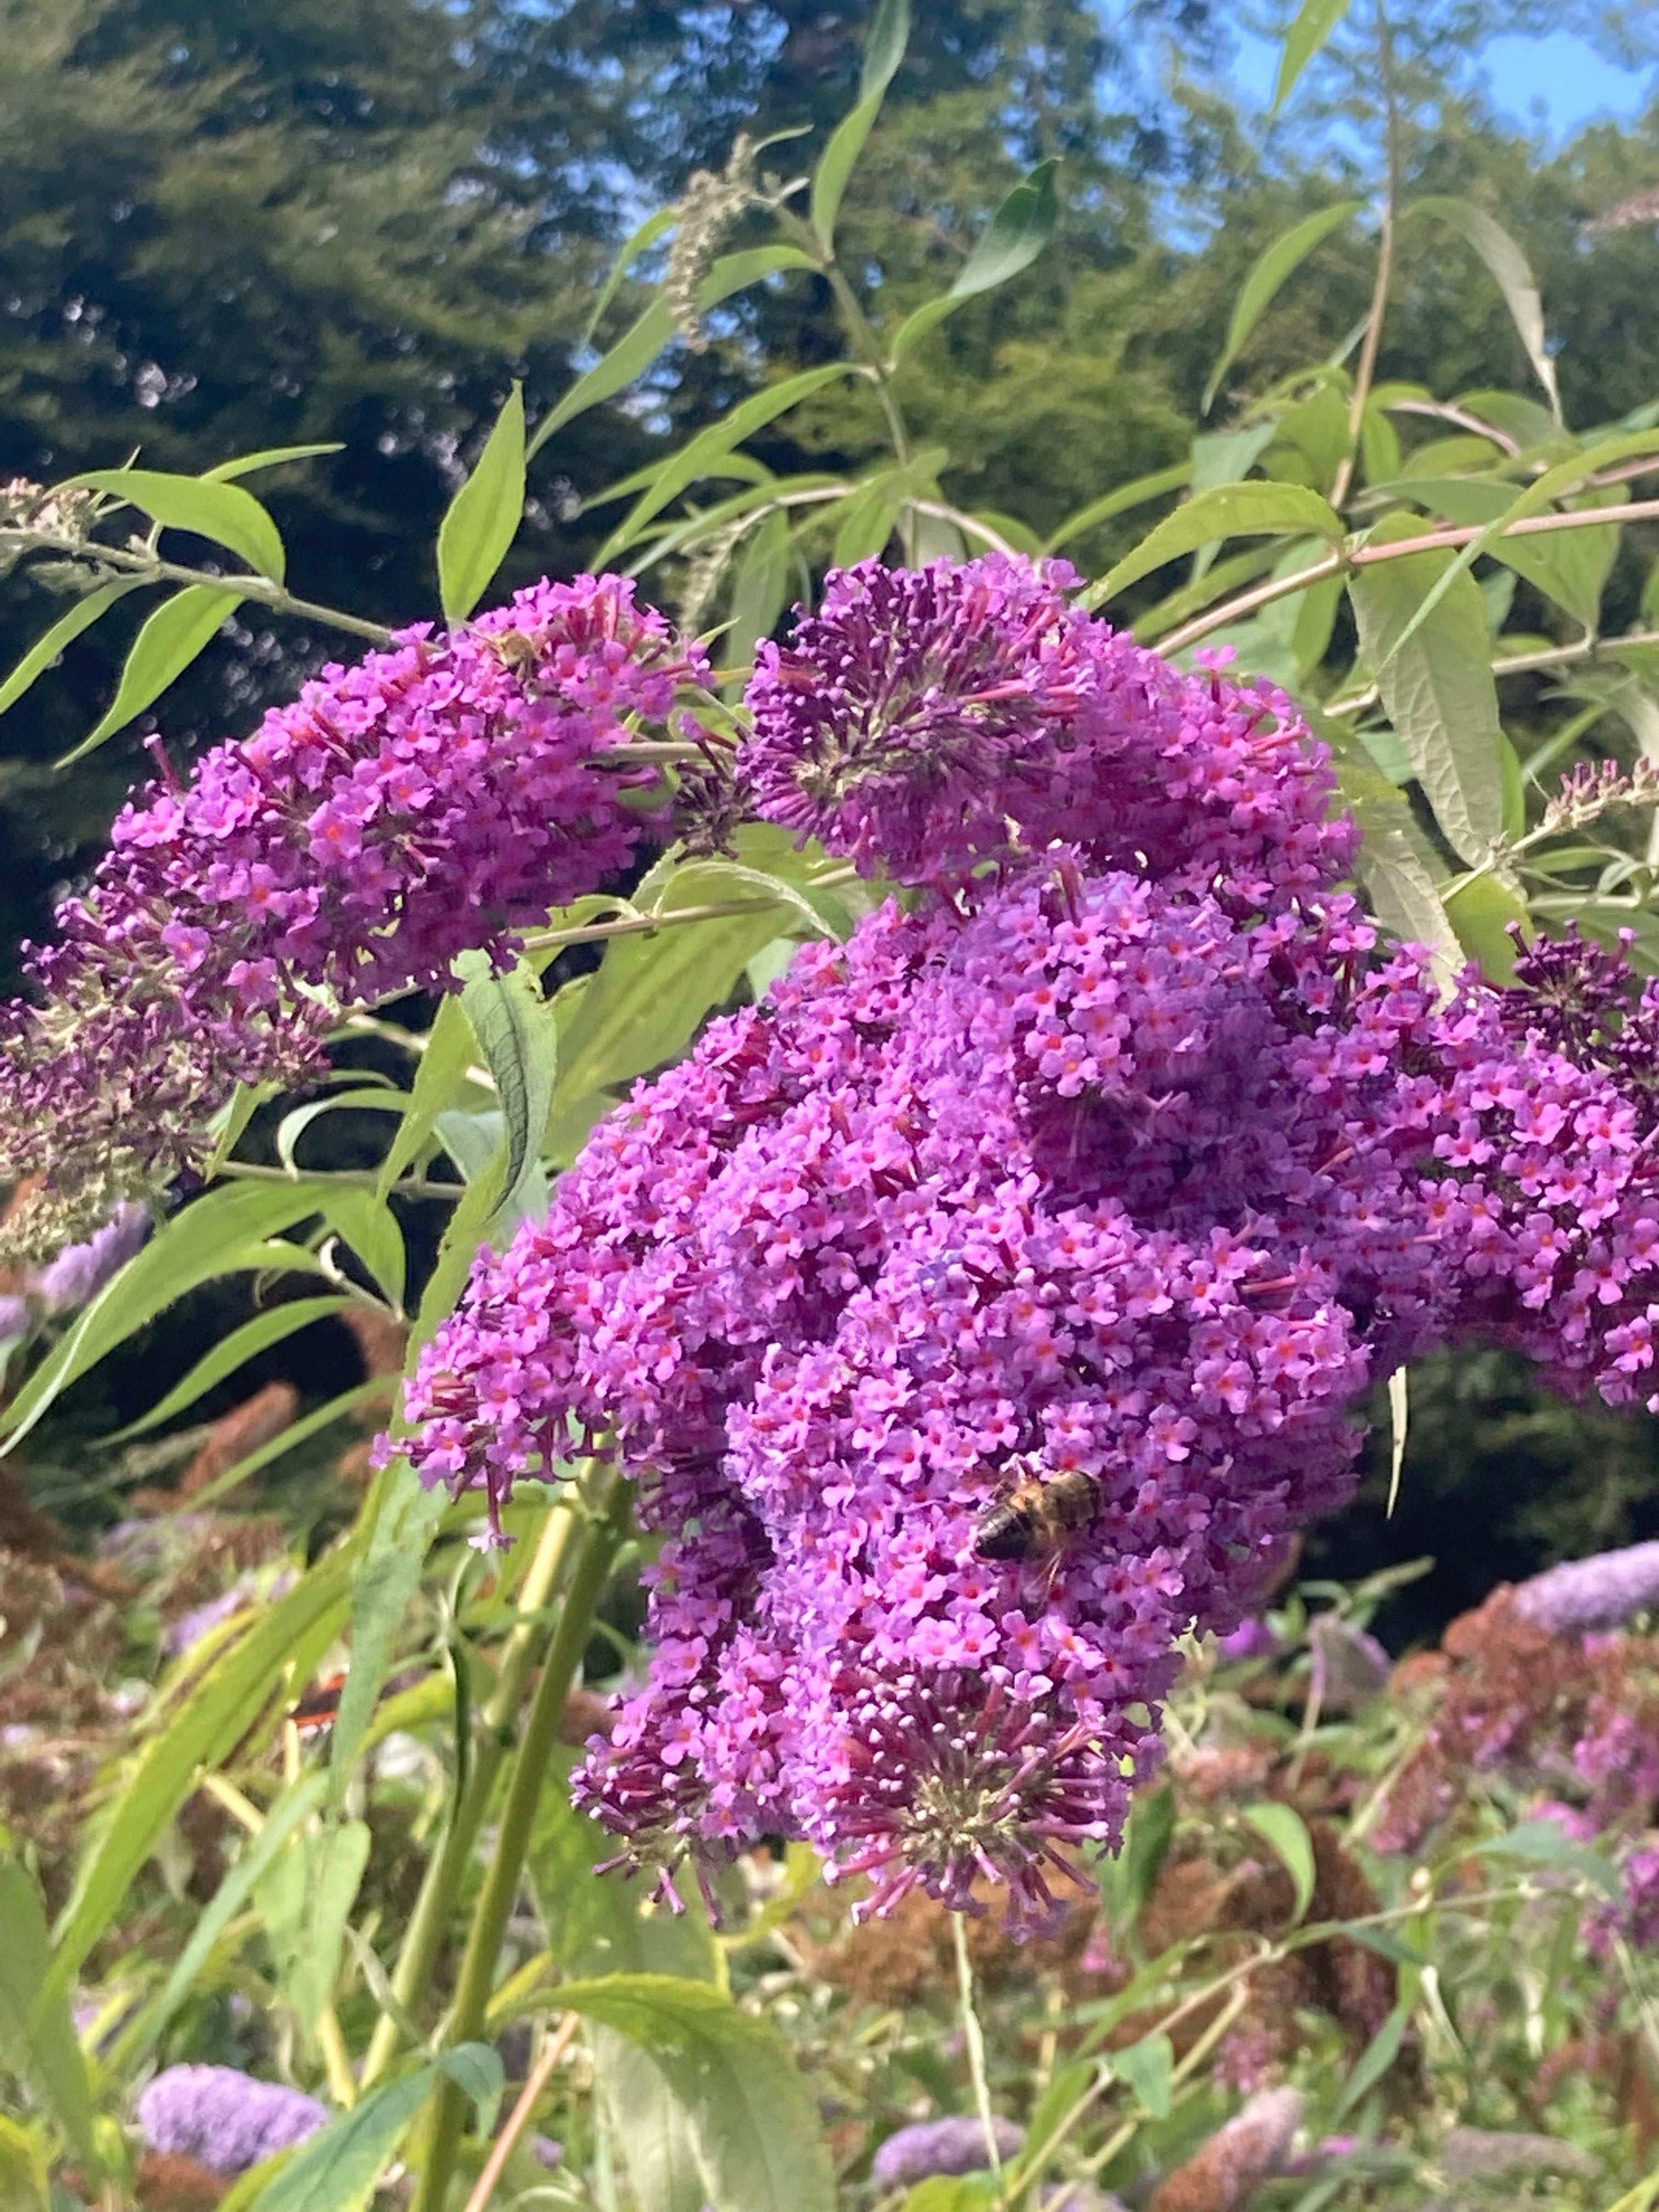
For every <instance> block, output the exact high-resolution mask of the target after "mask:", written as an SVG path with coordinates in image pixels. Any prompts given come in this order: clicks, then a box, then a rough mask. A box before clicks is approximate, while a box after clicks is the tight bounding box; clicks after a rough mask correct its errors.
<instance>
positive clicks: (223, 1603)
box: [161, 1583, 252, 1659]
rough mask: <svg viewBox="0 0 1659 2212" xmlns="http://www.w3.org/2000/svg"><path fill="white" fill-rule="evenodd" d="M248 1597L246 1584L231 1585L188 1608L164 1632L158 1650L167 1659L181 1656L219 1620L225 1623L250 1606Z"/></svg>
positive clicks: (248, 1591)
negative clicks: (165, 1655)
mask: <svg viewBox="0 0 1659 2212" xmlns="http://www.w3.org/2000/svg"><path fill="white" fill-rule="evenodd" d="M251 1600H252V1590H251V1589H249V1588H248V1587H247V1586H246V1585H245V1584H244V1583H232V1585H231V1587H230V1588H229V1589H228V1590H221V1592H220V1593H219V1595H218V1596H217V1597H210V1598H208V1599H206V1600H204V1602H203V1603H202V1604H200V1605H195V1606H192V1607H191V1609H190V1611H189V1612H188V1613H180V1614H179V1618H178V1620H175V1621H174V1622H173V1624H172V1626H170V1627H169V1628H168V1629H167V1632H166V1634H165V1635H164V1636H163V1637H162V1638H161V1649H162V1650H164V1651H165V1652H166V1653H167V1656H168V1658H169V1659H177V1658H180V1657H182V1656H183V1655H184V1653H185V1652H186V1651H189V1650H193V1649H194V1647H195V1646H196V1645H197V1644H199V1643H200V1642H201V1640H202V1638H204V1636H207V1635H209V1634H210V1633H211V1632H212V1631H213V1630H214V1629H216V1628H217V1627H218V1626H219V1625H220V1623H221V1622H222V1621H226V1620H231V1619H232V1618H233V1617H234V1615H235V1614H237V1613H240V1612H241V1610H242V1608H243V1607H244V1606H246V1605H247V1604H248V1603H250V1601H251Z"/></svg>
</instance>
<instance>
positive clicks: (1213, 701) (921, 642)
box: [740, 555, 1356, 902]
mask: <svg viewBox="0 0 1659 2212" xmlns="http://www.w3.org/2000/svg"><path fill="white" fill-rule="evenodd" d="M1078 582H1079V577H1078V574H1077V572H1076V570H1075V569H1073V568H1072V567H1071V565H1070V563H1069V562H1065V561H1046V562H1040V563H1036V564H1033V563H1031V562H1025V561H1018V560H1013V559H1010V558H1007V557H1006V556H1002V555H992V556H988V557H987V558H986V559H984V560H981V561H971V562H966V563H965V564H963V565H962V566H959V567H953V566H951V564H950V563H948V562H943V561H939V562H933V564H932V565H931V566H930V567H928V568H921V569H918V570H915V571H906V570H903V569H893V568H883V567H882V566H881V564H880V563H879V562H875V561H866V562H861V563H860V566H859V567H857V568H847V569H842V570H840V571H838V572H837V573H836V574H832V575H831V576H830V578H829V581H828V583H827V585H826V586H825V589H824V594H823V604H822V606H821V608H820V611H818V613H817V614H816V615H813V614H808V613H806V612H805V611H802V612H800V613H799V616H798V619H797V622H796V625H795V634H794V637H793V641H792V642H791V643H790V644H789V645H787V646H778V645H774V644H766V645H763V647H761V649H760V653H759V655H758V659H757V667H756V674H755V679H754V681H753V683H752V684H751V685H750V690H749V695H748V704H749V707H750V712H751V714H752V715H753V717H754V734H753V737H752V738H751V739H750V742H749V743H748V744H746V745H745V746H744V750H743V755H742V759H741V763H740V773H741V777H742V781H743V782H744V786H745V787H746V788H747V790H748V792H749V793H750V796H751V798H752V800H753V803H754V804H755V805H756V807H757V811H759V812H760V813H761V814H762V815H763V816H764V817H766V818H767V819H768V820H769V821H774V822H778V823H783V824H785V825H786V826H787V827H788V828H790V829H794V830H797V831H798V832H799V833H800V834H801V836H807V835H811V836H817V837H818V838H820V839H822V841H823V843H824V844H825V845H826V846H827V847H828V848H829V850H830V851H831V852H832V853H842V854H850V855H851V856H852V857H854V859H855V860H856V861H857V862H858V864H859V866H860V868H861V869H863V870H864V871H865V872H867V873H872V874H877V875H884V876H887V877H889V878H892V879H894V880H896V881H898V882H901V883H932V884H944V885H949V884H953V883H956V882H957V881H959V880H960V879H961V878H964V877H966V876H968V875H969V873H970V872H972V871H973V869H974V868H975V867H976V866H979V865H980V864H981V863H983V862H985V861H987V860H1007V859H1010V858H1012V857H1017V856H1019V855H1030V854H1032V853H1040V852H1041V851H1042V848H1044V847H1045V846H1046V845H1048V844H1049V843H1051V842H1053V841H1054V839H1056V838H1060V839H1062V840H1064V841H1065V842H1066V843H1067V844H1070V845H1073V846H1076V847H1077V848H1079V850H1080V851H1081V852H1083V853H1085V854H1087V856H1088V858H1089V860H1091V863H1092V864H1093V865H1094V866H1102V867H1113V866H1136V867H1144V868H1145V869H1146V872H1148V873H1149V874H1151V875H1152V876H1154V877H1156V878H1158V879H1159V880H1160V881H1162V882H1164V884H1166V885H1169V884H1176V883H1182V884H1188V885H1190V886H1193V887H1202V886H1204V885H1206V884H1208V883H1209V882H1210V881H1211V880H1212V878H1213V877H1214V876H1215V875H1216V873H1217V872H1225V874H1226V876H1227V878H1228V879H1229V881H1230V882H1231V884H1233V885H1234V886H1235V888H1236V889H1237V890H1238V891H1239V893H1240V894H1241V895H1243V896H1245V897H1247V898H1249V899H1251V900H1252V901H1255V902H1266V901H1267V900H1268V899H1270V898H1273V897H1275V896H1277V897H1279V898H1283V897H1285V896H1289V895H1290V894H1291V893H1292V892H1294V891H1295V890H1316V889H1317V888H1318V887H1319V886H1320V885H1321V884H1326V883H1328V882H1330V881H1331V880H1333V878H1335V877H1337V876H1340V874H1342V873H1343V872H1344V870H1345V868H1346V865H1347V863H1348V861H1349V860H1351V859H1352V853H1353V849H1354V845H1355V842H1356V840H1355V836H1354V832H1353V829H1352V824H1350V823H1347V822H1346V821H1333V820H1332V819H1331V818H1330V810H1329V798H1330V791H1331V779H1330V776H1329V774H1328V769H1327V768H1326V766H1325V762H1324V756H1323V754H1322V751H1321V750H1320V749H1318V748H1316V747H1310V745H1309V744H1308V743H1307V740H1306V732H1305V730H1304V727H1303V726H1302V724H1301V722H1300V720H1299V719H1298V718H1297V715H1296V714H1295V712H1294V710H1293V709H1292V708H1291V705H1290V702H1289V701H1288V700H1286V699H1285V697H1284V696H1283V694H1282V693H1279V692H1276V691H1274V690H1272V689H1271V687H1269V686H1267V685H1265V684H1247V685H1237V684H1221V683H1219V682H1218V681H1216V680H1214V679H1213V678H1205V677H1189V676H1182V674H1180V673H1179V671H1176V669H1174V668H1171V667H1170V665H1169V663H1168V662H1167V661H1165V660H1162V659H1159V658H1158V655H1157V654H1156V653H1148V652H1146V651H1144V650H1143V649H1142V648H1141V647H1138V646H1137V645H1136V644H1135V643H1134V641H1133V639H1132V638H1130V637H1128V636H1127V635H1121V634H1120V633H1118V632H1116V631H1115V630H1113V629H1109V627H1108V625H1107V624H1106V623H1103V622H1099V621H1097V620H1095V619H1093V618H1092V617H1090V616H1088V615H1085V614H1083V613H1081V612H1079V610H1078V609H1077V608H1075V607H1074V606H1073V605H1071V604H1070V602H1069V601H1068V599H1067V598H1066V593H1067V592H1068V591H1070V590H1072V589H1073V588H1074V587H1075V586H1076V585H1077V584H1078Z"/></svg>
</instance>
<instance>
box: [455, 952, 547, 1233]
mask: <svg viewBox="0 0 1659 2212" xmlns="http://www.w3.org/2000/svg"><path fill="white" fill-rule="evenodd" d="M454 965H455V973H456V974H457V975H459V977H460V979H461V985H462V988H461V1006H462V1008H463V1010H464V1011H465V1015H466V1018H467V1019H468V1021H469V1022H471V1024H472V1034H473V1035H474V1036H476V1037H477V1040H478V1044H479V1048H480V1049H481V1050H482V1052H483V1056H484V1059H485V1060H486V1061H487V1063H488V1064H489V1072H490V1073H491V1075H493V1076H494V1077H495V1095H496V1097H497V1098H498V1099H499V1100H500V1102H501V1112H502V1114H503V1115H505V1117H506V1121H507V1183H506V1188H505V1189H504V1190H503V1192H502V1194H501V1206H502V1208H503V1210H505V1209H506V1208H507V1207H508V1206H512V1205H513V1204H514V1203H515V1202H516V1200H518V1198H519V1196H520V1193H521V1192H522V1190H523V1189H524V1187H525V1184H526V1179H527V1178H528V1176H529V1175H530V1173H531V1171H532V1169H534V1167H535V1166H536V1165H537V1164H538V1159H539V1157H540V1153H541V1143H542V1135H543V1133H544V1130H545V1129H546V1127H547V1116H548V1112H549V1109H550V1107H551V1105H552V1103H553V1090H554V1085H555V1084H556V1081H557V1079H558V1072H559V1032H558V1026H557V1024H556V1022H555V1020H554V1018H553V1011H552V1008H551V1007H550V1006H549V1005H548V1003H547V1001H546V1000H545V999H544V998H543V996H542V987H541V980H540V978H539V977H538V975H537V973H536V971H535V969H533V968H532V967H531V965H530V964H529V963H528V962H527V961H524V960H520V962H519V963H517V965H516V966H515V967H513V968H511V969H508V970H507V973H506V974H505V975H497V974H496V973H495V970H494V969H493V968H492V967H491V966H490V963H489V954H488V953H484V952H464V953H463V954H462V955H461V957H459V959H458V960H457V961H456V962H455V963H454Z"/></svg>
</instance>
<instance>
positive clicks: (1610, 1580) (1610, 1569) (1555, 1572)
mask: <svg viewBox="0 0 1659 2212" xmlns="http://www.w3.org/2000/svg"><path fill="white" fill-rule="evenodd" d="M1515 1602H1516V1609H1517V1610H1518V1611H1519V1612H1521V1613H1524V1614H1525V1615H1526V1617H1527V1619H1528V1620H1530V1621H1533V1622H1534V1623H1535V1624H1536V1626H1538V1627H1540V1628H1543V1629H1547V1630H1548V1632H1549V1633H1550V1634H1551V1635H1552V1636H1577V1635H1582V1634H1583V1633H1584V1632H1586V1631H1587V1630H1589V1629H1595V1628H1617V1627H1620V1626H1622V1624H1623V1623H1624V1622H1626V1621H1627V1620H1631V1619H1632V1617H1633V1616H1634V1615H1635V1614H1637V1613H1646V1612H1648V1611H1650V1609H1651V1608H1652V1607H1655V1606H1659V1543H1648V1544H1629V1545H1626V1547H1624V1549H1623V1550H1621V1551H1617V1552H1596V1553H1593V1554H1592V1555H1591V1557H1590V1558H1589V1559H1568V1560H1565V1561H1564V1562H1563V1564H1562V1565H1560V1566H1559V1567H1548V1568H1547V1569H1546V1570H1545V1571H1544V1572H1543V1573H1542V1574H1541V1575H1534V1576H1533V1577H1532V1579H1531V1580H1530V1581H1529V1582H1524V1583H1522V1584H1521V1585H1520V1586H1519V1588H1518V1589H1516V1593H1515Z"/></svg>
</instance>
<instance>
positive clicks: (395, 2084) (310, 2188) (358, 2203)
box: [248, 2043, 501, 2212]
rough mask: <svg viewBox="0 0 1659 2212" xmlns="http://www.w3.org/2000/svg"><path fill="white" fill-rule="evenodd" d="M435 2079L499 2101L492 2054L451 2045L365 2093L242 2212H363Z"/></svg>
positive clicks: (498, 2080) (481, 2048) (304, 2146)
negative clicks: (438, 2055) (411, 2070)
mask: <svg viewBox="0 0 1659 2212" xmlns="http://www.w3.org/2000/svg"><path fill="white" fill-rule="evenodd" d="M441 2074H447V2075H450V2076H451V2078H452V2079H453V2080H454V2081H457V2082H459V2085H460V2086H461V2087H462V2088H463V2089H465V2091H466V2092H467V2093H468V2095H469V2096H472V2097H473V2098H474V2101H475V2102H479V2101H493V2100H494V2098H495V2096H496V2095H499V2093H500V2083H501V2061H500V2059H499V2058H497V2057H496V2056H495V2052H494V2051H491V2050H490V2049H489V2046H488V2045H484V2044H477V2043H459V2044H457V2045H456V2046H455V2048H454V2049H453V2051H445V2053H444V2054H443V2056H442V2057H441V2058H439V2059H437V2060H436V2061H435V2063H433V2064H431V2065H429V2066H422V2067H420V2068H418V2069H416V2071H415V2072H414V2073H413V2074H406V2075H404V2076H403V2078H402V2079H401V2080H400V2081H386V2082H384V2083H382V2085H381V2086H380V2087H379V2088H378V2089H371V2090H370V2091H369V2093H368V2095H367V2096H366V2097H364V2098H362V2099H361V2100H359V2102H358V2103H356V2105H354V2106H352V2108H351V2110H350V2111H349V2112H343V2113H342V2114H341V2116H340V2117H339V2118H338V2119H337V2120H333V2121H331V2123H330V2124H329V2125H328V2126H327V2127H325V2128H323V2129H321V2130H319V2132H318V2133H317V2134H316V2135H314V2136H311V2137H310V2138H309V2140H308V2141H307V2142H303V2143H301V2145H300V2148H298V2149H297V2150H296V2151H295V2153H294V2154H293V2155H292V2156H291V2157H290V2158H288V2159H286V2160H284V2161H283V2166H282V2168H281V2170H280V2172H277V2173H276V2174H275V2175H274V2176H273V2178H272V2179H270V2181H269V2182H267V2183H266V2185H265V2186H264V2188H263V2189H262V2190H261V2191H259V2193H258V2196H257V2197H254V2198H253V2199H252V2204H251V2205H250V2206H249V2208H248V2212H256V2208H257V2212H363V2208H364V2207H366V2206H367V2205H368V2201H369V2199H370V2197H373V2195H374V2188H375V2185H376V2183H377V2182H378V2181H379V2180H380V2178H381V2176H382V2175H383V2174H384V2173H385V2172H386V2168H387V2166H390V2165H391V2163H392V2156H393V2154H394V2153H395V2152H396V2150H397V2148H398V2144H399V2143H400V2142H402V2141H403V2138H404V2133H405V2131H406V2130H407V2129H408V2127H409V2124H410V2121H411V2120H413V2118H415V2116H416V2113H417V2112H419V2111H420V2109H421V2107H422V2105H423V2104H425V2102H426V2100H427V2099H428V2096H429V2095H430V2094H431V2092H432V2087H433V2084H434V2083H435V2081H437V2079H438V2077H439V2075H441ZM490 2081H493V2082H494V2083H495V2087H494V2089H493V2090H491V2091H490V2092H489V2098H488V2100H480V2099H479V2098H478V2097H477V2090H478V2088H479V2087H480V2086H481V2085H485V2084H488V2083H489V2082H490Z"/></svg>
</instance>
